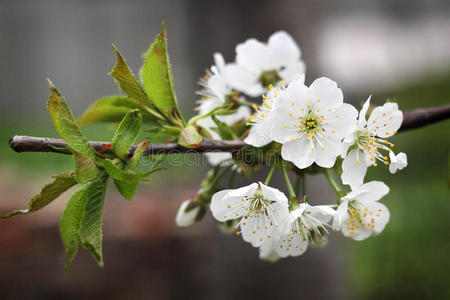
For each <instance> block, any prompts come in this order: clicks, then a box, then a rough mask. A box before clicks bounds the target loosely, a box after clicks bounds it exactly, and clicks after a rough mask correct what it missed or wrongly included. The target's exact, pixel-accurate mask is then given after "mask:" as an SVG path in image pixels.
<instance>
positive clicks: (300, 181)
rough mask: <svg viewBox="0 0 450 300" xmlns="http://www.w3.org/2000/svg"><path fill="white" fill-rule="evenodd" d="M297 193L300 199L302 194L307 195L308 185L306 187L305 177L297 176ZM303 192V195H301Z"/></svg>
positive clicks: (295, 185)
mask: <svg viewBox="0 0 450 300" xmlns="http://www.w3.org/2000/svg"><path fill="white" fill-rule="evenodd" d="M294 187H295V193H296V194H297V195H298V196H299V197H300V195H301V194H303V196H304V195H306V185H305V175H303V174H301V175H297V179H296V180H295V184H294ZM300 191H301V193H300Z"/></svg>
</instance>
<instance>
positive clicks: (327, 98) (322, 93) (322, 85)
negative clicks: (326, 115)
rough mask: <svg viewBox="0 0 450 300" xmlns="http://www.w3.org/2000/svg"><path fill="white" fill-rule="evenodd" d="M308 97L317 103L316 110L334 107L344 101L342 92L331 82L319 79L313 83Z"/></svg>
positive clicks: (324, 78)
mask: <svg viewBox="0 0 450 300" xmlns="http://www.w3.org/2000/svg"><path fill="white" fill-rule="evenodd" d="M308 93H309V95H310V97H311V98H312V99H314V100H315V101H317V100H320V101H317V107H318V108H328V107H334V106H337V105H339V104H341V103H342V102H343V101H344V95H343V94H342V90H341V89H340V88H338V87H337V83H336V82H334V81H333V80H331V79H329V78H326V77H321V78H318V79H316V80H314V81H313V83H311V85H310V86H309V91H308Z"/></svg>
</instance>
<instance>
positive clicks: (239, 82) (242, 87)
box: [224, 64, 265, 97]
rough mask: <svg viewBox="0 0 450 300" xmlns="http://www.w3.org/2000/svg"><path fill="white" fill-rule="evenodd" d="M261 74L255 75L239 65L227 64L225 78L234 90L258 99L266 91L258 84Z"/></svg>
mask: <svg viewBox="0 0 450 300" xmlns="http://www.w3.org/2000/svg"><path fill="white" fill-rule="evenodd" d="M259 75H260V74H255V73H252V72H250V71H249V70H247V69H245V68H244V67H242V66H240V65H238V64H227V65H226V66H225V70H224V76H225V79H226V81H227V82H228V84H229V85H230V86H231V87H233V88H234V89H236V90H238V91H240V92H243V93H245V94H247V95H249V96H251V97H257V96H260V95H262V94H263V93H264V91H265V89H264V88H263V86H262V85H261V84H260V83H259V82H258V78H259Z"/></svg>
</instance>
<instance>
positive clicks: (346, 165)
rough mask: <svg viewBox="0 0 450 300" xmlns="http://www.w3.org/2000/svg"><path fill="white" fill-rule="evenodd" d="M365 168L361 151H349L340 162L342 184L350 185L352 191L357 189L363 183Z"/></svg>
mask: <svg viewBox="0 0 450 300" xmlns="http://www.w3.org/2000/svg"><path fill="white" fill-rule="evenodd" d="M358 162H359V164H358ZM367 167H368V166H367V164H366V160H365V159H364V153H363V152H362V151H360V150H359V149H354V150H352V151H350V152H349V153H348V155H347V157H345V158H344V161H343V162H342V175H341V180H342V183H343V184H347V185H350V187H351V188H352V189H355V188H358V187H359V186H361V185H362V183H363V182H364V176H366V172H367Z"/></svg>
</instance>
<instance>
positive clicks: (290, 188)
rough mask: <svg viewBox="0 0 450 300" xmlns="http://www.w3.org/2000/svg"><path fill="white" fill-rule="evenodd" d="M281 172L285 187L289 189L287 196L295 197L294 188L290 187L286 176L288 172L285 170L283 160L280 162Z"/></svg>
mask: <svg viewBox="0 0 450 300" xmlns="http://www.w3.org/2000/svg"><path fill="white" fill-rule="evenodd" d="M281 172H283V176H284V181H286V187H287V189H288V191H289V198H290V199H291V200H292V199H295V198H296V196H295V192H294V189H293V188H292V185H291V181H290V180H289V176H288V173H287V171H286V165H285V162H284V161H282V162H281Z"/></svg>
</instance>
